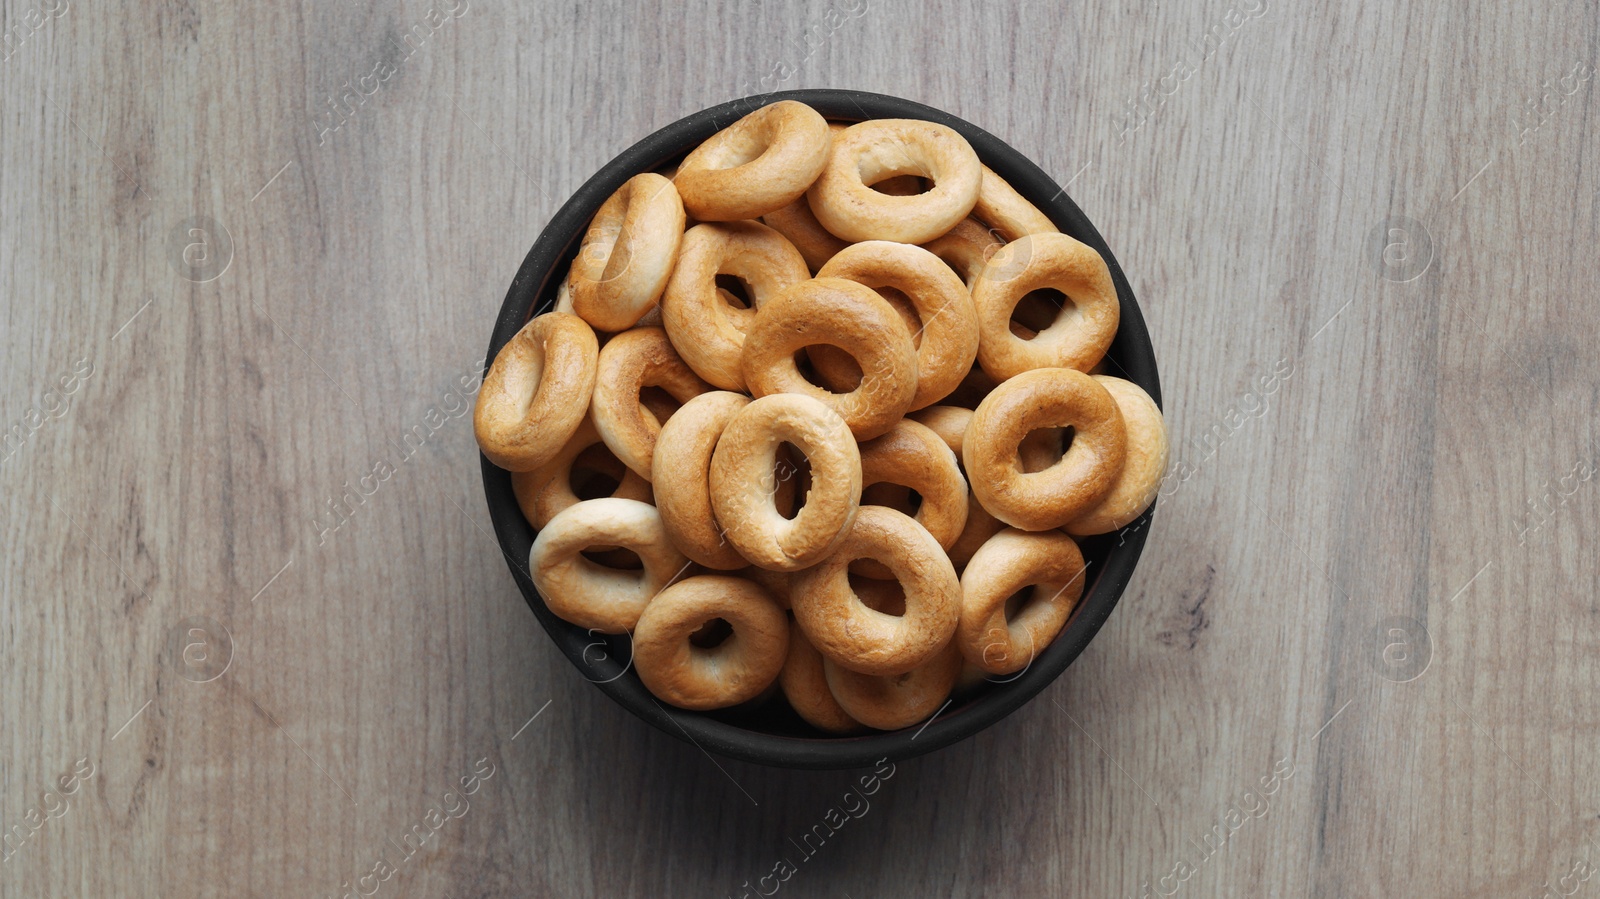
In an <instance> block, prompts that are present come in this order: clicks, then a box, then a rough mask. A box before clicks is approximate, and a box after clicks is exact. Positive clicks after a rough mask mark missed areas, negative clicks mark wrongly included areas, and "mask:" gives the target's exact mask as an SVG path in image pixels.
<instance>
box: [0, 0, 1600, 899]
mask: <svg viewBox="0 0 1600 899" xmlns="http://www.w3.org/2000/svg"><path fill="white" fill-rule="evenodd" d="M1230 4H1231V5H1230ZM1597 28H1600V26H1597V22H1596V18H1595V14H1594V9H1593V7H1592V5H1588V4H1585V3H1583V2H1581V0H1558V2H1556V3H1550V4H1541V5H1538V6H1536V7H1523V6H1517V5H1499V6H1497V5H1493V4H1469V5H1468V6H1467V7H1461V6H1460V5H1450V4H1442V3H1432V4H1428V3H1416V2H1401V3H1373V2H1362V3H1357V4H1332V5H1326V4H1325V5H1322V6H1308V5H1305V4H1290V3H1285V2H1281V0H1217V2H1207V3H1201V4H1195V5H1190V6H1188V7H1186V8H1184V9H1181V10H1179V9H1176V8H1162V9H1157V8H1155V7H1151V8H1149V9H1141V8H1135V6H1134V5H1126V4H1124V5H1115V4H1113V5H1109V6H1108V5H1104V4H1100V5H1085V6H1075V7H1056V6H1053V5H1047V4H1038V3H1023V4H999V3H986V4H978V5H973V4H959V3H948V2H940V3H933V4H927V3H912V2H910V0H809V2H803V3H797V4H781V5H780V4H762V5H759V6H757V5H752V4H738V3H721V2H712V0H691V2H688V3H684V4H669V5H666V6H665V7H664V8H661V9H656V10H641V9H636V8H634V7H633V6H632V5H627V4H621V3H612V2H598V3H581V4H580V3H570V2H568V3H549V4H538V5H534V4H527V5H519V4H510V3H503V2H494V0H453V2H452V0H437V2H436V3H435V5H433V6H429V5H427V4H426V3H417V2H405V3H401V4H397V5H396V4H370V3H369V4H354V5H351V4H338V5H329V4H238V3H220V4H204V5H201V4H188V3H166V4H157V3H147V2H124V3H120V4H113V5H110V6H104V5H102V6H98V7H96V6H91V5H90V4H86V3H76V2H71V0H4V2H3V3H0V55H3V56H4V60H3V62H0V298H3V299H4V302H3V303H0V386H3V391H0V430H3V434H4V439H5V441H6V442H5V444H4V448H3V451H0V457H3V462H0V491H3V495H4V514H3V516H0V534H3V540H0V561H3V565H0V672H3V677H4V682H3V683H4V689H3V691H0V765H3V768H0V831H3V833H5V834H10V835H11V836H10V837H9V839H10V842H9V843H7V844H6V846H5V849H4V854H5V862H4V864H3V865H0V896H5V897H11V896H17V897H23V896H47V895H75V896H156V895H161V896H222V895H231V896H302V895H303V896H327V895H341V894H343V893H345V892H346V891H348V890H350V889H352V888H357V887H358V885H363V886H365V887H373V886H375V887H376V888H377V892H376V895H381V896H389V895H395V896H399V895H409V896H440V897H466V896H485V897H487V896H513V895H541V896H543V895H560V896H616V895H714V896H722V895H734V896H737V895H740V894H741V891H742V890H744V889H746V887H745V884H746V882H748V884H749V889H751V890H752V892H753V891H754V890H755V889H757V888H761V889H763V890H771V889H772V888H773V887H774V886H778V887H780V888H781V890H782V893H783V895H785V896H787V895H791V894H793V895H796V896H853V897H855V899H869V897H879V896H930V895H939V896H946V895H948V896H976V895H986V896H989V895H995V896H999V895H1004V896H1013V895H1014V896H1033V895H1039V896H1044V895H1049V896H1059V895H1073V896H1079V895H1083V896H1139V895H1146V894H1147V893H1146V892H1145V891H1147V890H1148V894H1150V895H1154V894H1156V893H1158V892H1159V893H1161V894H1168V895H1176V894H1178V893H1180V892H1181V893H1183V894H1185V895H1194V896H1219V897H1221V896H1258V895H1275V896H1300V895H1306V896H1329V897H1334V896H1379V895H1389V896H1400V895H1454V896H1481V897H1490V896H1539V895H1544V893H1545V891H1546V890H1548V891H1550V892H1551V894H1553V895H1554V894H1561V893H1566V892H1572V893H1573V894H1574V895H1588V894H1590V893H1593V892H1594V891H1596V890H1600V881H1597V880H1593V879H1592V877H1591V876H1590V875H1591V874H1592V871H1593V869H1592V868H1589V867H1588V866H1589V865H1600V741H1597V740H1596V739H1595V737H1596V735H1597V734H1600V713H1597V712H1596V708H1597V705H1596V703H1595V701H1594V697H1595V696H1596V694H1597V691H1600V666H1597V665H1596V664H1595V659H1596V653H1597V652H1600V637H1597V636H1596V634H1597V632H1600V631H1597V626H1600V605H1597V604H1596V599H1595V596H1596V592H1597V587H1600V584H1597V577H1596V570H1597V568H1596V565H1595V563H1594V556H1593V549H1592V545H1591V541H1589V540H1588V539H1587V537H1588V535H1589V534H1591V533H1593V532H1594V531H1596V530H1597V529H1600V486H1597V485H1596V482H1595V479H1594V477H1593V473H1594V471H1595V468H1596V466H1597V465H1600V459H1597V456H1600V433H1597V430H1596V426H1595V419H1594V410H1595V407H1596V404H1597V400H1600V368H1597V364H1596V361H1595V355H1594V352H1593V350H1592V348H1593V347H1594V346H1595V345H1596V344H1597V343H1600V317H1597V316H1595V315H1594V314H1593V310H1594V304H1595V301H1596V290H1595V284H1596V281H1597V278H1600V261H1597V260H1600V257H1597V256H1596V254H1595V252H1594V246H1595V245H1596V242H1597V238H1600V195H1597V190H1600V181H1597V174H1596V169H1595V167H1594V166H1593V165H1592V162H1593V160H1594V159H1595V158H1596V154H1597V150H1600V133H1597V128H1596V124H1595V123H1596V122H1597V121H1600V116H1597V113H1600V105H1597V101H1596V99H1595V97H1596V93H1597V90H1596V88H1597V85H1596V78H1595V77H1594V75H1595V70H1596V68H1597V67H1600V51H1597V50H1596V46H1597V43H1600V30H1597ZM791 87H855V88H861V89H867V90H874V91H881V92H885V93H891V94H899V95H902V96H906V97H910V98H913V99H916V100H919V101H922V102H925V103H929V104H932V105H934V106H938V107H941V108H944V109H947V110H949V111H951V112H953V113H955V114H957V115H960V116H963V117H965V118H967V119H969V120H970V121H972V122H974V123H976V124H978V125H980V126H981V127H984V128H986V129H988V130H990V131H992V132H994V133H995V134H998V135H1000V136H1002V137H1003V138H1005V139H1007V140H1008V141H1010V142H1011V143H1012V144H1013V145H1015V146H1016V147H1018V148H1019V149H1021V150H1022V151H1023V152H1024V153H1026V154H1028V155H1030V156H1031V157H1033V158H1034V159H1035V160H1037V161H1038V162H1039V163H1040V164H1041V165H1043V166H1044V167H1045V169H1046V170H1048V171H1050V172H1052V173H1054V174H1055V175H1056V176H1057V177H1058V179H1059V180H1060V181H1061V182H1062V183H1064V184H1070V191H1071V193H1072V195H1073V196H1074V198H1075V199H1076V200H1077V201H1078V203H1079V204H1080V205H1081V206H1082V207H1083V208H1084V210H1085V211H1086V212H1087V213H1088V214H1089V216H1090V217H1091V218H1092V219H1093V220H1094V221H1095V222H1096V224H1097V225H1098V226H1099V227H1100V229H1101V230H1102V232H1103V233H1104V234H1105V235H1106V237H1107V239H1108V241H1109V242H1110V244H1111V245H1112V247H1113V248H1114V249H1115V250H1116V252H1117V254H1118V256H1119V257H1120V259H1121V260H1122V262H1123V265H1124V267H1125V268H1126V270H1127V273H1128V276H1129V278H1130V279H1131V281H1132V283H1133V285H1134V288H1135V290H1136V292H1137V293H1138V295H1139V297H1140V300H1141V302H1142V305H1143V307H1144V310H1145V314H1146V318H1147V319H1148V321H1149V325H1150V331H1151V333H1152V335H1153V337H1154V339H1155V343H1156V347H1157V352H1158V356H1159V358H1160V361H1161V364H1162V373H1163V377H1162V383H1163V388H1164V391H1165V394H1166V404H1167V410H1168V416H1169V421H1170V423H1171V426H1172V428H1173V429H1174V462H1175V463H1182V464H1185V465H1187V466H1188V468H1186V469H1185V471H1186V472H1187V474H1186V475H1185V476H1184V477H1183V478H1181V479H1180V480H1178V481H1176V482H1174V486H1173V492H1172V493H1171V495H1169V496H1168V497H1167V498H1165V499H1164V500H1163V501H1162V504H1161V507H1160V510H1159V513H1158V515H1157V517H1156V520H1155V523H1154V526H1153V530H1154V532H1153V533H1152V535H1151V538H1150V544H1149V547H1148V549H1147V550H1146V554H1145V559H1144V562H1143V564H1142V566H1141V568H1140V571H1139V573H1138V575H1137V576H1136V578H1135V581H1134V583H1133V585H1132V587H1131V589H1130V590H1129V592H1128V594H1127V595H1126V597H1125V598H1124V600H1123V603H1122V605H1121V606H1120V607H1119V608H1118V610H1117V612H1116V613H1115V615H1114V616H1113V617H1112V619H1111V621H1110V623H1109V625H1108V626H1107V627H1106V628H1105V630H1104V631H1102V632H1101V635H1100V636H1099V637H1098V638H1097V640H1096V641H1095V642H1094V644H1093V645H1092V646H1091V647H1090V648H1089V650H1088V651H1087V652H1086V653H1085V654H1084V655H1083V657H1082V658H1081V659H1080V660H1079V661H1078V663H1077V664H1076V665H1075V666H1074V667H1073V668H1072V669H1071V670H1070V671H1069V672H1068V674H1067V675H1066V676H1065V677H1063V678H1062V679H1061V680H1060V681H1059V682H1058V683H1057V684H1056V685H1054V686H1053V687H1051V688H1050V689H1049V690H1048V691H1046V692H1045V693H1044V694H1043V695H1042V696H1041V697H1040V698H1039V699H1038V700H1037V701H1035V702H1033V703H1032V704H1030V705H1029V706H1027V707H1026V708H1025V709H1023V710H1022V711H1020V712H1019V713H1017V714H1016V715H1014V716H1012V717H1011V718H1009V719H1008V720H1006V721H1005V722H1003V723H1001V724H1000V725H998V726H996V727H994V728H992V729H991V730H989V731H987V732H985V733H983V734H982V735H980V736H978V737H977V738H975V739H973V740H970V741H968V742H966V743H964V744H962V745H959V746H956V747H953V748H950V749H948V750H945V751H942V752H939V753H936V754H934V755H932V756H930V757H927V758H924V759H921V760H916V761H913V762H908V763H903V764H900V765H899V766H898V767H896V768H895V769H894V770H893V772H892V774H891V775H890V776H888V777H886V778H882V779H880V782H879V787H878V789H877V792H875V793H873V794H872V795H870V796H869V797H867V800H868V802H870V808H869V809H868V810H866V811H865V812H861V813H860V817H859V818H854V817H851V818H849V820H848V823H847V824H846V825H845V826H843V827H842V828H839V829H838V831H837V832H836V833H834V834H833V835H832V836H831V837H828V838H827V840H826V842H825V843H824V844H822V845H820V846H816V847H815V850H814V853H811V854H806V853H802V852H801V851H800V849H799V848H798V846H797V844H798V843H799V841H800V840H801V838H802V836H803V835H804V834H807V833H810V832H812V829H813V827H814V826H817V825H824V826H825V822H826V821H827V820H828V818H829V812H828V810H829V809H830V808H833V807H835V806H838V807H841V808H843V807H844V805H843V803H844V802H845V800H844V798H843V797H844V795H845V791H846V790H847V789H848V788H850V787H851V786H852V785H854V784H855V783H856V782H857V777H858V776H859V774H860V772H856V773H852V772H834V773H791V772H784V771H776V770H768V769H764V768H761V767H757V766H752V765H746V764H740V763H736V762H732V761H728V760H724V759H712V758H710V757H708V756H706V755H704V754H702V753H701V752H699V751H697V750H696V749H695V747H693V746H689V745H686V744H683V743H681V742H679V741H678V740H675V739H673V738H671V737H669V736H667V735H664V734H661V733H658V732H655V731H653V730H651V729H648V728H647V727H646V726H645V725H643V724H641V723H640V722H638V721H636V720H634V719H633V718H632V717H630V716H629V715H627V714H626V713H625V712H623V711H622V710H621V709H620V708H618V707H616V706H614V705H612V704H611V703H609V702H607V701H606V700H604V699H603V698H602V697H601V696H600V694H599V693H598V692H596V691H595V690H593V689H592V688H590V686H589V685H588V684H586V683H584V682H583V680H582V678H581V677H579V676H578V675H577V673H576V672H575V671H573V670H572V668H571V666H570V665H568V664H567V662H566V661H565V660H563V659H562V658H560V657H559V656H558V655H557V654H556V652H555V651H554V650H553V649H552V647H551V646H549V645H548V642H547V641H546V639H545V638H544V636H543V634H542V633H541V632H540V631H539V629H538V628H537V626H536V625H535V623H534V620H533V618H532V616H531V615H530V614H529V613H528V611H527V609H526V607H525V606H524V604H523V601H522V599H521V598H520V596H519V595H518V594H517V592H516V589H515V587H514V585H513V583H512V581H511V579H510V577H509V576H508V575H507V572H506V569H505V566H504V564H503V560H502V559H501V557H500V554H499V551H498V548H497V545H496V543H495V542H494V540H493V539H492V537H491V534H490V531H489V526H488V519H487V515H486V513H485V511H484V508H483V503H482V499H481V492H480V491H481V488H480V486H479V480H478V475H477V463H476V455H475V449H474V445H473V440H472V434H471V426H470V423H469V422H470V419H469V418H468V417H465V416H463V415H462V413H461V410H462V409H463V408H464V406H463V405H462V403H463V399H462V391H463V386H462V385H463V383H466V384H468V385H470V383H471V381H472V377H473V373H474V372H475V371H476V369H477V366H478V364H479V362H480V358H481V355H482V352H483V348H484V346H485V345H486V341H487V337H488V333H489V330H490V326H491V322H492V319H493V316H494V315H495V312H496V310H497V309H498V306H499V303H500V301H501V298H502V296H503V295H504V291H505V287H506V284H507V283H508V281H509V279H510V277H511V275H512V273H513V272H514V271H515V269H516V266H517V265H518V263H519V262H520V261H521V258H522V256H523V254H524V253H525V252H526V251H527V248H528V247H529V245H530V244H531V243H532V241H533V239H534V237H535V235H536V234H537V232H538V230H539V229H540V227H541V226H542V225H543V223H544V222H545V221H546V220H547V218H548V217H549V216H550V215H551V214H552V213H553V212H554V211H555V209H556V208H557V207H558V205H559V204H560V203H561V202H562V200H563V199H564V198H565V197H566V196H567V195H568V194H570V192H571V191H572V190H573V189H574V188H576V187H577V186H578V185H579V184H580V183H582V181H583V180H584V179H585V178H587V177H588V176H589V175H590V174H591V173H592V172H593V171H594V170H595V169H596V168H597V167H598V166H599V165H601V164H602V163H603V162H604V161H606V160H608V159H610V158H611V157H612V156H613V155H615V154H616V153H617V152H619V151H620V150H622V149H624V148H625V147H626V146H628V145H629V144H631V143H632V142H633V141H635V140H637V139H638V138H639V137H641V136H642V135H644V134H646V133H648V132H650V131H652V130H654V129H656V128H658V127H660V126H662V125H664V124H666V123H668V122H671V121H672V120H674V119H676V118H678V117H680V116H682V115H684V114H686V113H688V112H691V111H693V110H696V109H700V108H702V107H705V106H707V105H710V104H713V103H717V102H720V101H723V100H727V99H730V98H733V97H737V96H741V95H743V94H746V93H752V92H757V91H761V90H771V89H777V88H791ZM196 217H204V220H202V221H199V222H191V221H190V220H191V219H194V218H196ZM193 229H199V230H198V231H194V230H193ZM224 232H225V234H226V238H227V239H226V241H224ZM225 243H226V244H230V245H231V246H225V245H224V244H225ZM201 244H203V245H201ZM186 253H187V255H185V254H186ZM213 275H214V276H215V277H213ZM363 478H365V479H366V480H365V481H364V480H363ZM369 494H370V495H369ZM195 618H200V619H203V620H200V621H198V622H197V621H194V620H192V619H195ZM195 627H197V628H199V629H200V630H199V631H198V634H199V636H198V637H195V636H191V631H190V628H195ZM224 631H225V634H224ZM189 644H200V645H199V646H191V645H189ZM229 646H231V653H229V652H225V650H226V649H227V648H228V647H229ZM186 649H187V651H189V652H190V656H189V657H188V658H187V659H185V657H184V656H183V653H184V652H185V651H186ZM202 656H204V657H202ZM212 675H215V676H214V677H212ZM203 678H211V679H208V680H204V682H197V681H198V680H201V679H203ZM491 772H492V773H491ZM61 778H65V786H63V785H62V784H61V783H60V782H58V779H61ZM462 778H467V783H468V784H470V785H471V789H472V790H473V792H472V794H471V795H470V796H467V797H465V798H464V799H463V798H462V797H460V796H459V795H455V794H453V793H452V795H451V796H449V797H447V796H446V794H447V793H451V792H452V791H459V789H460V788H461V784H462ZM1264 784H1265V785H1264ZM1269 787H1270V789H1269ZM46 793H49V795H48V796H47V795H46ZM850 803H851V807H852V808H854V809H860V805H858V804H856V802H855V800H850ZM430 822H433V823H437V824H438V825H439V826H438V828H437V830H435V829H434V827H433V823H430ZM19 825H20V826H21V828H22V829H21V830H20V831H19V830H16V829H15V828H16V827H17V826H19ZM35 825H37V828H36V829H35ZM414 826H415V827H417V828H420V830H413V827H414ZM408 833H409V834H412V837H411V840H412V842H413V843H415V842H417V841H418V840H419V837H418V836H417V834H419V833H420V834H422V835H425V836H426V837H427V839H426V840H425V841H422V845H421V848H420V849H414V850H412V851H410V852H409V853H403V852H402V851H401V849H402V848H406V847H405V842H406V836H407V834H408ZM19 834H21V835H24V836H25V839H21V840H20V842H19V837H18V835H19ZM814 841H815V838H813V845H815V842H814ZM1218 844H1221V845H1222V846H1223V848H1222V849H1220V850H1216V849H1215V847H1216V846H1217V845H1218ZM379 858H386V859H388V860H390V861H391V862H395V870H394V871H393V872H392V874H391V876H390V877H389V879H387V880H380V881H370V880H369V881H366V882H364V884H363V882H361V881H359V878H360V877H361V875H363V874H365V873H367V872H369V871H371V870H373V866H374V864H375V862H377V860H378V859H379ZM780 859H783V860H787V861H789V862H791V863H793V864H794V866H795V868H796V870H795V871H793V872H792V874H790V876H789V877H788V879H787V880H783V881H781V882H780V881H774V880H771V879H769V880H767V881H765V882H763V881H761V880H760V878H761V877H762V876H763V875H768V874H770V873H771V872H772V871H773V869H774V865H775V864H776V863H777V862H778V861H779V860H780ZM1563 878H1565V879H1564V880H1563Z"/></svg>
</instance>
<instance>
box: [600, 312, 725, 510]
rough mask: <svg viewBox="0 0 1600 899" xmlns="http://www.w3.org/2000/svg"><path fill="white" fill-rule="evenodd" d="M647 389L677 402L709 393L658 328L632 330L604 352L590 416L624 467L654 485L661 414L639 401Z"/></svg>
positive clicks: (705, 385) (613, 341) (617, 337)
mask: <svg viewBox="0 0 1600 899" xmlns="http://www.w3.org/2000/svg"><path fill="white" fill-rule="evenodd" d="M646 387H660V388H661V389H662V390H665V391H666V392H667V393H668V394H670V395H671V396H672V398H673V399H675V400H677V401H678V402H679V403H687V402H688V401H689V400H691V399H693V398H694V397H697V396H699V395H700V394H702V393H705V392H706V391H708V390H710V389H711V385H710V384H707V383H706V382H704V381H702V380H700V378H699V377H697V376H696V375H695V373H694V372H693V371H690V370H689V366H687V365H685V364H684V363H683V360H682V359H680V358H678V354H677V352H675V351H674V350H673V349H672V343H671V342H670V341H668V340H667V332H665V331H663V330H662V329H660V328H634V329H632V330H628V331H624V332H622V333H621V334H618V335H616V336H615V337H613V338H611V340H610V341H608V342H607V343H606V346H605V349H603V350H601V351H600V361H599V366H598V371H597V374H596V376H595V386H594V399H593V403H592V409H591V412H590V415H591V417H592V418H593V419H594V426H595V430H597V431H599V432H600V437H601V439H603V440H604V441H605V442H606V446H608V447H610V448H611V451H612V452H613V453H616V454H617V458H618V459H621V460H622V462H623V464H624V465H627V466H628V467H629V468H631V469H633V470H634V471H636V472H638V473H639V474H640V476H642V477H643V478H644V479H645V480H647V481H648V480H650V467H651V460H652V457H653V456H654V454H655V449H656V435H657V434H659V433H661V419H660V415H659V414H658V412H656V411H653V410H651V409H649V408H647V407H646V406H645V404H644V402H642V401H641V400H640V391H641V390H643V389H644V388H646Z"/></svg>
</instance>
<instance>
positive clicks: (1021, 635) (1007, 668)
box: [955, 528, 1084, 674]
mask: <svg viewBox="0 0 1600 899" xmlns="http://www.w3.org/2000/svg"><path fill="white" fill-rule="evenodd" d="M1083 581H1084V566H1083V554H1082V553H1081V552H1080V551H1079V550H1078V544H1077V543H1076V542H1074V541H1073V539H1072V538H1071V537H1068V536H1067V535H1066V534H1063V533H1061V532H1060V531H1044V532H1042V533H1034V534H1031V533H1028V532H1026V531H1019V530H1017V529H1016V528H1006V529H1005V530H1003V531H1001V532H1000V533H998V534H995V535H994V536H993V537H991V538H990V539H989V541H988V542H987V543H985V544H983V546H981V547H979V549H978V551H977V552H976V553H974V554H973V556H972V560H971V561H969V562H968V563H967V569H966V571H965V573H963V574H962V575H961V623H960V624H958V625H957V626H956V638H955V643H956V646H957V647H959V648H960V650H961V654H962V655H963V656H965V657H966V659H967V661H968V662H970V663H971V664H973V665H976V666H978V667H979V668H982V669H983V670H984V671H987V672H988V673H990V674H1014V673H1016V672H1018V671H1021V670H1022V669H1023V668H1026V667H1027V666H1028V664H1029V663H1031V662H1032V661H1033V660H1034V658H1035V657H1036V656H1037V655H1038V654H1039V653H1040V652H1043V651H1044V648H1045V647H1046V646H1049V645H1050V641H1052V640H1054V639H1055V638H1056V635H1057V634H1059V633H1061V629H1062V628H1063V627H1065V626H1066V624H1067V619H1068V618H1069V617H1071V615H1072V610H1073V609H1074V608H1075V607H1076V606H1077V604H1078V598H1079V597H1080V596H1082V595H1083ZM1028 587H1032V588H1033V589H1032V591H1031V593H1030V594H1029V597H1028V599H1026V600H1025V601H1024V603H1023V605H1022V607H1021V611H1020V613H1019V614H1018V615H1017V616H1016V617H1014V618H1011V619H1010V620H1007V613H1006V601H1007V600H1008V599H1010V598H1011V597H1012V596H1014V595H1015V594H1016V593H1018V592H1019V591H1021V590H1023V589H1026V588H1028Z"/></svg>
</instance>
